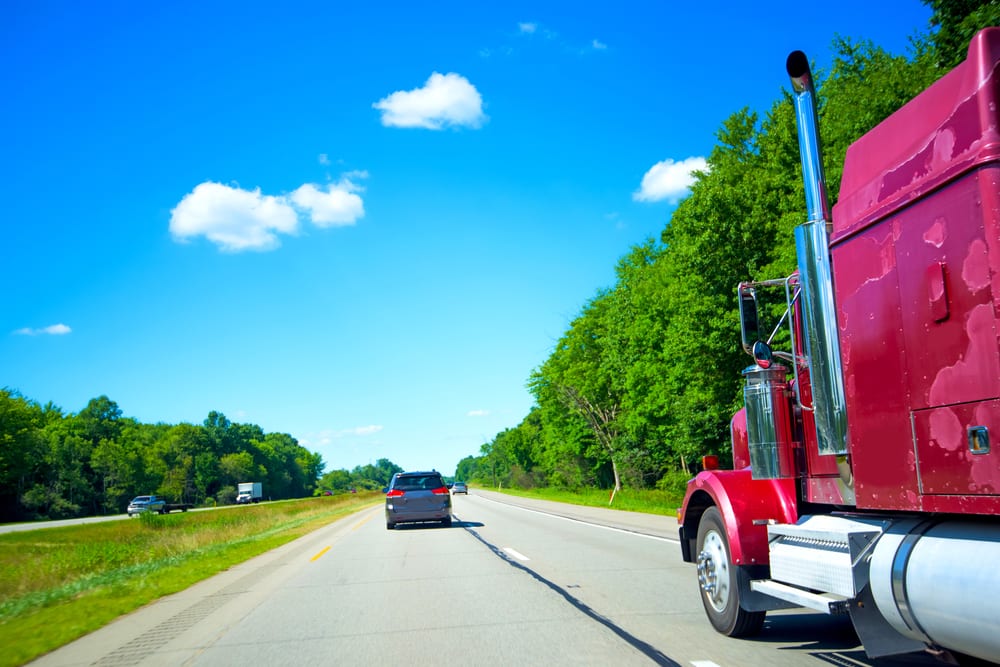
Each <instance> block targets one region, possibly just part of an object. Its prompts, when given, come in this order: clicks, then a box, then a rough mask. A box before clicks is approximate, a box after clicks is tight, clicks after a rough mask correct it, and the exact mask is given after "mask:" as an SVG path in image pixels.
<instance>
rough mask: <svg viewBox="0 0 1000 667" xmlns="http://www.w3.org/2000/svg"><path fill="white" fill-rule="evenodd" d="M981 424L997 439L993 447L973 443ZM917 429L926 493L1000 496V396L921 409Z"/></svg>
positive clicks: (991, 444) (924, 490)
mask: <svg viewBox="0 0 1000 667" xmlns="http://www.w3.org/2000/svg"><path fill="white" fill-rule="evenodd" d="M976 427H980V428H985V429H987V431H988V433H989V434H990V435H991V436H992V439H993V440H996V442H992V443H990V448H989V450H988V451H986V450H984V449H982V448H979V447H976V446H975V445H976V443H975V441H973V442H972V443H971V444H970V438H969V430H970V429H972V428H976ZM913 432H914V439H915V442H916V447H917V464H918V467H919V470H920V489H921V492H922V493H924V494H934V495H950V496H968V495H973V496H975V495H992V496H995V495H1000V463H998V462H1000V438H998V436H1000V400H990V401H981V402H978V403H965V404H963V405H950V406H947V407H941V408H932V409H929V410H918V411H916V412H915V413H914V414H913ZM973 450H975V451H976V452H978V453H975V452H974V451H973Z"/></svg>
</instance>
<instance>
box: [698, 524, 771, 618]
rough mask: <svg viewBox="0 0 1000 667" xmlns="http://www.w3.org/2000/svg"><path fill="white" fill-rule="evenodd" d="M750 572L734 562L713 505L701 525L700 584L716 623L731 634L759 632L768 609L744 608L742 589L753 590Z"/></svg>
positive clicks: (706, 610) (699, 545)
mask: <svg viewBox="0 0 1000 667" xmlns="http://www.w3.org/2000/svg"><path fill="white" fill-rule="evenodd" d="M749 580H750V577H749V575H748V574H747V571H746V570H745V569H744V568H742V567H740V566H738V565H734V564H733V562H732V559H731V557H730V551H729V538H728V537H727V535H726V528H725V524H724V523H723V521H722V514H720V513H719V510H718V508H716V507H709V508H708V509H707V510H705V513H704V514H703V515H702V516H701V522H700V523H699V524H698V585H699V586H700V588H701V603H702V605H704V607H705V613H706V614H707V615H708V620H709V621H711V623H712V626H713V627H714V628H715V629H716V630H718V631H719V632H721V633H722V634H724V635H726V636H728V637H748V636H750V635H755V634H757V633H758V632H759V631H760V629H761V627H762V626H763V625H764V616H765V614H766V613H767V612H763V611H746V610H745V609H743V608H741V607H740V591H742V590H749V588H750V583H749Z"/></svg>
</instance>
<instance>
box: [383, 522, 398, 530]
mask: <svg viewBox="0 0 1000 667" xmlns="http://www.w3.org/2000/svg"><path fill="white" fill-rule="evenodd" d="M395 527H396V524H394V523H393V522H391V521H386V522H385V529H386V530H392V529H393V528H395Z"/></svg>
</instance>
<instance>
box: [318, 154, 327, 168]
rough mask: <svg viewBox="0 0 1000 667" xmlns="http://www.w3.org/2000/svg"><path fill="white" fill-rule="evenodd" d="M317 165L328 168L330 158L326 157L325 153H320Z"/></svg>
mask: <svg viewBox="0 0 1000 667" xmlns="http://www.w3.org/2000/svg"><path fill="white" fill-rule="evenodd" d="M319 163H320V164H321V165H323V166H324V167H328V166H330V156H329V155H327V154H326V153H320V154H319Z"/></svg>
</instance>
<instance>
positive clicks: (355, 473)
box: [318, 459, 403, 494]
mask: <svg viewBox="0 0 1000 667" xmlns="http://www.w3.org/2000/svg"><path fill="white" fill-rule="evenodd" d="M397 472H403V469H402V468H401V467H399V466H398V465H396V464H395V463H393V462H392V461H390V460H389V459H379V460H378V461H376V462H375V463H374V464H371V463H369V464H366V465H363V466H356V467H355V468H354V470H351V471H350V472H348V471H347V470H346V469H340V470H331V471H330V472H328V473H326V474H325V475H323V477H322V478H321V479H320V480H319V484H318V487H319V489H320V490H321V492H323V493H327V492H329V493H332V494H338V493H345V492H350V491H352V490H354V491H380V490H382V489H383V488H385V487H387V486H388V485H389V480H391V479H392V476H393V475H395V474H396V473H397Z"/></svg>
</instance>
